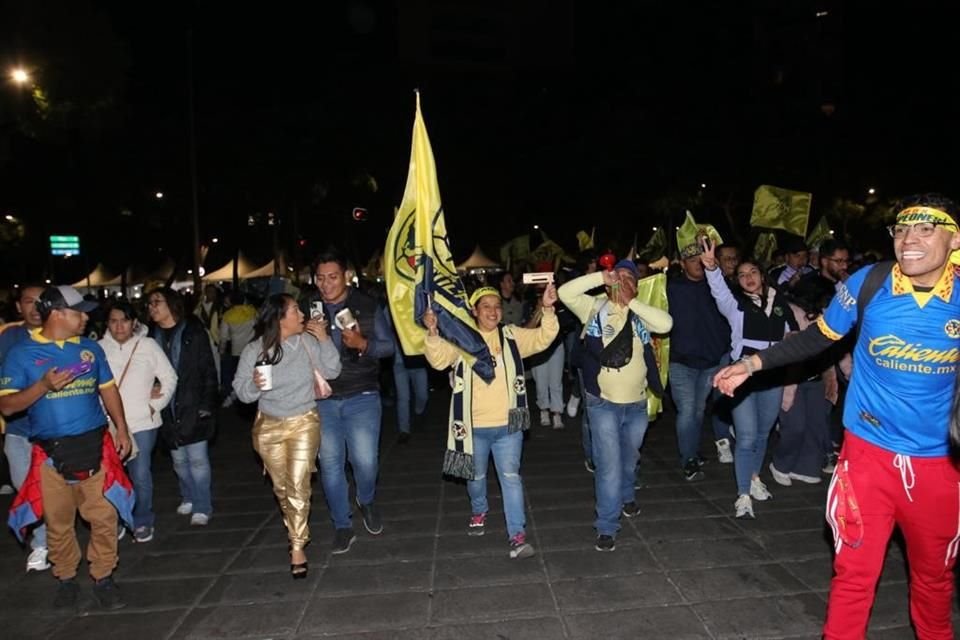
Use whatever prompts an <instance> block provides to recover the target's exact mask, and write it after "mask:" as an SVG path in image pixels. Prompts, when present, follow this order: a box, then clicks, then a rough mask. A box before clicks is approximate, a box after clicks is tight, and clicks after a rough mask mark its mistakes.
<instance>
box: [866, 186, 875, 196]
mask: <svg viewBox="0 0 960 640" xmlns="http://www.w3.org/2000/svg"><path fill="white" fill-rule="evenodd" d="M867 193H868V194H869V195H871V196H872V195H875V194H876V193H877V190H876V189H874V188H873V187H870V188H869V189H867Z"/></svg>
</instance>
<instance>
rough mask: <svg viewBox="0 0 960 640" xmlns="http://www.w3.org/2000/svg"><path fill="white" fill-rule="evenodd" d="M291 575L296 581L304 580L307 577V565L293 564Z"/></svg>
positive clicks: (304, 563) (303, 563)
mask: <svg viewBox="0 0 960 640" xmlns="http://www.w3.org/2000/svg"><path fill="white" fill-rule="evenodd" d="M290 575H291V576H292V577H293V579H294V580H303V579H305V578H306V577H307V563H306V562H302V563H300V564H291V565H290Z"/></svg>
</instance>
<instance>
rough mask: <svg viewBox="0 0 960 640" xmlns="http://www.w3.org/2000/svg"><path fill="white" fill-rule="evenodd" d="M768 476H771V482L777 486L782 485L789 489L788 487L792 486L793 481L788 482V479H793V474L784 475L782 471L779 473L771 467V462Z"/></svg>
mask: <svg viewBox="0 0 960 640" xmlns="http://www.w3.org/2000/svg"><path fill="white" fill-rule="evenodd" d="M770 475H772V476H773V481H774V482H776V483H777V484H782V485H783V486H785V487H789V486H790V485H792V484H793V481H792V480H790V478H792V477H793V474H792V473H784V472H783V471H780V470H779V469H777V468H776V467H775V466H773V463H772V462H771V463H770Z"/></svg>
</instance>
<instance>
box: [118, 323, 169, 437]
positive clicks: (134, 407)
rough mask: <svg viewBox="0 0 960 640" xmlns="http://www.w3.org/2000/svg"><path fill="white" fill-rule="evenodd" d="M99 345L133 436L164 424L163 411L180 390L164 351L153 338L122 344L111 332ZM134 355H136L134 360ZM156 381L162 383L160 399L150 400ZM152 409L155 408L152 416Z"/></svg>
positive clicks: (130, 340)
mask: <svg viewBox="0 0 960 640" xmlns="http://www.w3.org/2000/svg"><path fill="white" fill-rule="evenodd" d="M100 346H101V347H103V350H104V352H105V353H106V354H107V362H108V363H109V364H110V371H112V372H113V380H114V382H115V383H116V384H117V385H118V388H119V389H120V398H121V399H122V400H123V413H124V415H125V416H126V419H127V427H128V428H129V429H130V433H136V432H138V431H149V430H150V429H156V428H158V427H159V426H160V423H161V422H162V420H161V418H160V411H161V410H162V409H163V408H164V407H166V406H167V405H168V404H170V399H171V398H172V397H173V392H174V391H176V388H177V372H176V371H174V369H173V366H171V364H170V361H169V360H168V359H167V356H166V354H164V353H163V349H162V348H160V345H158V344H157V343H156V342H155V341H154V340H153V338H148V337H146V336H141V335H134V336H133V337H131V338H130V339H129V340H127V341H126V342H124V343H123V344H120V343H119V342H117V341H116V340H114V339H113V336H111V335H110V332H109V331H108V332H107V334H106V335H105V336H104V337H103V339H101V340H100ZM134 346H136V351H134ZM131 354H133V359H132V360H131ZM127 362H129V363H130V367H129V368H128V369H127V375H126V377H125V378H124V379H123V384H120V376H122V375H123V369H124V367H126V366H127ZM155 379H156V380H159V382H160V397H159V398H151V397H150V396H151V393H152V391H153V383H154V380H155ZM150 409H153V412H152V414H151V411H150Z"/></svg>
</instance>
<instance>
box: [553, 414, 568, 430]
mask: <svg viewBox="0 0 960 640" xmlns="http://www.w3.org/2000/svg"><path fill="white" fill-rule="evenodd" d="M565 426H566V425H564V424H563V416H562V415H560V414H559V413H555V414H553V428H554V429H563V428H564V427H565Z"/></svg>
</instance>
